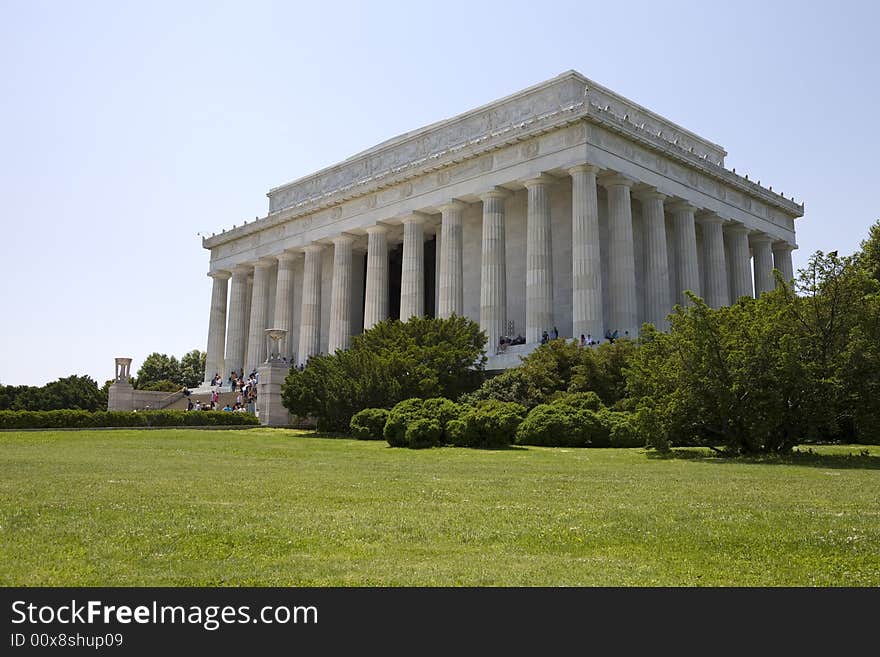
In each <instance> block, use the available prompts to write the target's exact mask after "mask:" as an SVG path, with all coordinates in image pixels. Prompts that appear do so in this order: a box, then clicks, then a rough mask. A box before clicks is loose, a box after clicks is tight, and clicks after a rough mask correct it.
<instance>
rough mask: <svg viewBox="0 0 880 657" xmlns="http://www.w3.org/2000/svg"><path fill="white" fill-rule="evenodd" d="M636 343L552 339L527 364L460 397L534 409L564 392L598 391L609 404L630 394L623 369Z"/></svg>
mask: <svg viewBox="0 0 880 657" xmlns="http://www.w3.org/2000/svg"><path fill="white" fill-rule="evenodd" d="M635 348H636V343H635V342H633V341H631V340H617V341H615V342H614V343H613V344H612V343H604V344H602V345H600V346H599V347H596V348H589V349H586V348H584V347H581V346H580V345H578V344H576V343H573V342H569V341H566V340H551V341H550V342H548V343H547V344H543V345H540V346H539V347H538V348H536V349H535V350H534V351H533V352H532V353H530V354H529V355H528V356H526V357H525V358H523V359H522V364H521V365H519V366H518V367H515V368H511V369H509V370H507V371H505V372H503V373H501V374H499V375H498V376H495V377H493V378H491V379H488V380H487V381H486V382H485V383H484V384H483V385H482V386H480V388H479V389H478V390H476V391H474V392H473V393H471V394H469V395H466V396H465V397H463V398H462V399H461V401H463V402H466V403H475V402H477V401H481V400H486V399H495V400H498V401H508V402H516V403H518V404H522V405H523V406H525V407H526V408H534V407H535V406H537V405H538V404H543V403H545V402H547V401H548V400H549V399H550V398H551V397H552V396H553V395H554V394H556V393H559V392H567V391H568V392H595V393H596V394H597V395H598V396H599V398H600V399H601V400H602V402H604V403H605V404H608V405H613V404H615V403H617V402H619V401H620V400H621V399H623V397H624V396H625V394H626V376H625V374H624V369H625V368H626V365H627V363H628V360H629V358H630V356H631V354H632V352H633V350H634V349H635Z"/></svg>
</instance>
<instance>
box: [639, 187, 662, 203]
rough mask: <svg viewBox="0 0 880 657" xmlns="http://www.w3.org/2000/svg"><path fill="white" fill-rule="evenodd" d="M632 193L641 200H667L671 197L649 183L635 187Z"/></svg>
mask: <svg viewBox="0 0 880 657" xmlns="http://www.w3.org/2000/svg"><path fill="white" fill-rule="evenodd" d="M632 195H633V196H635V197H636V198H637V199H639V200H640V201H665V200H666V199H668V198H669V195H668V194H664V193H663V192H661V191H660V190H658V189H655V188H653V187H649V186H647V185H645V186H640V187H636V188H634V189H633V190H632Z"/></svg>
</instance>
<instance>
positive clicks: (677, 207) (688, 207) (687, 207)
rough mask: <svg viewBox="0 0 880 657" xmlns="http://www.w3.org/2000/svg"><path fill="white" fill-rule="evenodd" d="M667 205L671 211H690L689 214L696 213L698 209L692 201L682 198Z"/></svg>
mask: <svg viewBox="0 0 880 657" xmlns="http://www.w3.org/2000/svg"><path fill="white" fill-rule="evenodd" d="M668 207H669V209H670V210H671V211H672V212H690V213H691V214H694V213H696V212H697V210H699V209H700V208H698V207H697V206H696V205H694V204H693V203H689V202H688V201H684V200H678V201H673V202H672V203H670V204H669V205H668Z"/></svg>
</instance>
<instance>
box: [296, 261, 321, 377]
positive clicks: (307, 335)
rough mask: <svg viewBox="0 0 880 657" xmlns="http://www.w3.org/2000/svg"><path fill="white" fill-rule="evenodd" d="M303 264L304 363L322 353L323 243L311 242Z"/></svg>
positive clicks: (300, 358)
mask: <svg viewBox="0 0 880 657" xmlns="http://www.w3.org/2000/svg"><path fill="white" fill-rule="evenodd" d="M304 251H305V254H306V259H305V265H304V266H303V288H302V302H301V310H300V323H299V349H298V350H297V354H296V356H297V360H298V361H299V364H300V365H302V364H304V363H305V362H306V361H308V359H309V356H314V355H315V354H319V353H321V254H322V253H323V251H324V247H323V245H321V244H309V245H308V246H306V247H305V249H304Z"/></svg>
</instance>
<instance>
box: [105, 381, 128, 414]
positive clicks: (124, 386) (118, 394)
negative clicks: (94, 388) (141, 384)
mask: <svg viewBox="0 0 880 657" xmlns="http://www.w3.org/2000/svg"><path fill="white" fill-rule="evenodd" d="M107 410H108V411H131V410H134V386H133V385H131V384H130V383H129V382H128V381H114V382H113V383H111V384H110V389H109V390H108V391H107Z"/></svg>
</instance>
